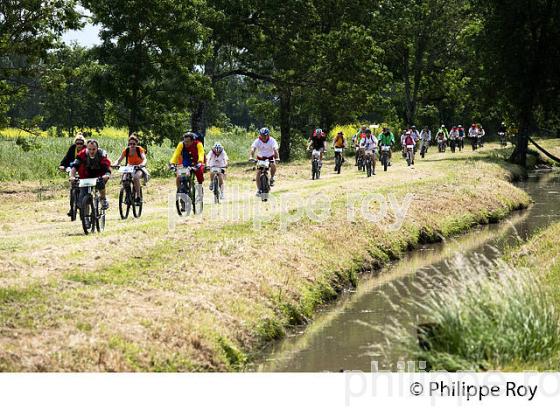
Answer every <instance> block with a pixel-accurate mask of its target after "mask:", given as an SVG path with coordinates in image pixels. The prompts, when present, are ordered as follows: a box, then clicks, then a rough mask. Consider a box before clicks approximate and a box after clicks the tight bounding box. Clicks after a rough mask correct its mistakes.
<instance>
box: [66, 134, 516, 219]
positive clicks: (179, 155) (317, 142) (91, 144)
mask: <svg viewBox="0 0 560 410" xmlns="http://www.w3.org/2000/svg"><path fill="white" fill-rule="evenodd" d="M502 129H503V133H505V126H504V124H503V123H502V124H501V126H500V128H499V130H498V131H499V132H500V130H502ZM484 135H485V132H484V129H483V128H482V126H481V125H480V124H476V123H473V124H472V126H471V127H470V128H469V130H468V133H467V134H466V133H465V130H464V128H463V126H461V125H457V126H454V127H452V128H451V130H450V131H449V130H448V129H447V127H446V126H445V125H444V124H442V125H441V127H440V128H439V129H438V131H437V132H436V137H435V143H436V144H437V145H438V146H441V145H444V146H445V145H446V144H447V143H450V144H452V146H453V147H455V146H456V147H458V148H459V149H460V150H461V149H463V147H464V139H465V137H467V136H468V137H469V138H470V139H471V140H472V141H473V150H474V149H476V146H480V147H482V146H483V144H484ZM432 142H433V140H432V133H431V131H430V130H429V128H428V127H427V126H425V127H424V128H423V129H422V130H421V131H418V130H417V129H416V126H414V125H413V126H411V127H410V128H408V129H406V130H404V131H403V132H402V134H401V137H400V143H401V146H402V153H403V156H404V157H406V155H407V147H408V151H412V152H411V153H410V155H411V156H412V161H409V164H408V165H409V166H411V165H414V154H415V153H416V149H417V147H418V146H419V147H420V149H421V152H422V156H423V155H424V153H425V152H427V150H428V148H429V146H430V144H431V143H432ZM203 143H204V139H203V137H201V136H200V135H199V134H197V133H194V132H186V133H184V134H183V136H182V140H181V141H180V142H179V143H178V144H177V147H176V148H175V150H174V152H173V155H172V156H171V158H170V160H169V167H170V169H176V167H177V166H182V167H191V168H192V169H193V172H194V174H195V176H196V181H197V184H196V195H197V196H198V197H200V199H202V196H203V183H204V170H205V168H210V169H218V170H219V172H218V181H219V184H220V196H221V199H223V198H224V179H225V170H226V168H227V166H228V161H229V158H228V155H227V153H226V151H225V149H224V147H223V146H222V145H221V144H220V143H219V142H218V143H216V144H214V146H213V147H212V149H211V150H210V151H209V152H208V155H206V153H205V151H204V145H203ZM395 143H396V141H395V136H394V134H393V133H392V132H391V130H390V128H388V127H384V128H383V129H382V131H381V133H379V134H378V135H377V136H376V135H375V134H374V133H373V132H372V131H371V129H370V128H369V127H367V126H366V125H362V126H361V127H360V129H358V130H357V132H356V133H355V134H354V135H353V137H352V147H354V148H355V150H356V156H355V165H358V163H359V161H360V160H361V159H365V158H366V157H368V158H369V159H370V160H371V163H372V165H373V174H374V175H375V162H376V156H377V155H376V154H377V152H378V151H379V152H381V151H382V150H383V151H386V152H387V154H388V164H387V165H389V166H390V165H391V157H392V155H391V154H392V150H393V148H394V146H395ZM347 145H348V144H347V140H346V137H345V135H344V133H343V132H342V131H339V132H337V134H336V135H335V136H334V138H333V141H332V147H333V148H336V149H345V148H347ZM383 147H388V149H383ZM411 147H413V149H411ZM308 149H309V150H313V151H314V155H317V156H318V159H319V166H321V165H322V161H323V156H324V153H325V151H326V149H327V134H326V133H325V132H324V131H323V130H322V129H320V128H317V129H315V130H314V132H313V133H312V135H311V137H310V138H309V140H308ZM337 151H339V150H337ZM453 151H454V149H453ZM123 160H125V161H126V165H133V166H134V167H135V168H134V174H133V183H134V186H135V187H136V189H135V192H136V193H139V192H141V190H140V181H141V179H142V178H144V181H145V182H147V180H148V178H149V173H148V171H147V169H146V164H147V157H146V151H145V150H144V148H142V147H141V146H140V145H139V138H138V135H137V134H136V133H132V134H130V136H129V137H128V145H127V147H126V148H124V149H123V151H122V152H121V155H120V156H119V158H118V160H117V161H116V162H115V163H114V164H111V161H110V160H109V158H108V157H107V153H106V152H105V151H104V150H102V149H100V147H99V143H98V141H97V140H95V139H88V140H86V139H85V137H84V135H83V134H82V133H79V134H78V135H77V136H76V137H75V138H74V143H73V144H72V145H71V146H70V148H69V149H68V152H67V153H66V155H65V156H64V158H63V159H62V161H61V162H60V169H61V170H70V172H69V173H70V180H71V181H74V180H75V179H76V176H78V178H80V179H84V178H97V179H98V182H97V189H98V190H99V197H100V199H101V205H102V208H103V209H108V208H109V201H108V200H107V196H106V192H105V185H106V184H107V182H108V180H109V178H110V176H111V167H119V166H120V164H121V162H122V161H123ZM249 160H250V161H254V160H257V161H264V160H267V161H268V163H269V168H270V174H271V178H270V186H273V185H274V182H275V175H276V169H277V168H276V163H277V162H278V161H279V151H278V143H277V141H276V140H275V139H274V138H273V137H272V136H271V135H270V130H269V129H268V128H261V129H260V130H259V135H258V137H257V138H256V139H255V140H254V141H253V143H252V144H251V148H250V151H249ZM342 161H343V162H344V156H342ZM261 172H262V169H261V168H257V173H256V178H255V182H256V187H257V194H256V195H257V196H260V195H261V193H262V191H261V186H260V184H261V182H260V181H261V178H260V176H261ZM176 184H177V189H179V186H180V176H179V174H178V173H177V176H176ZM212 189H213V186H212V183H211V184H210V190H212ZM133 200H134V201H135V202H136V203H137V204H138V203H141V201H142V198H141V197H140V196H136V197H135V198H134V199H133ZM70 214H71V211H70V212H69V215H70Z"/></svg>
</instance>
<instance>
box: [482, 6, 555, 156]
mask: <svg viewBox="0 0 560 410" xmlns="http://www.w3.org/2000/svg"><path fill="white" fill-rule="evenodd" d="M477 4H478V5H479V7H480V10H481V13H483V14H484V16H485V20H484V30H483V31H482V33H481V37H480V42H481V43H480V44H481V48H482V51H483V52H484V61H485V62H486V64H485V71H486V73H487V75H488V76H489V78H491V79H492V80H493V83H494V87H495V89H496V90H497V92H498V93H499V94H500V95H502V96H503V97H504V98H505V99H507V101H508V102H509V104H508V109H509V114H510V115H511V117H513V118H514V119H515V120H516V122H517V124H518V127H517V128H518V130H519V133H518V136H517V144H516V146H515V150H514V152H513V154H512V156H511V158H510V160H511V161H512V162H514V163H517V164H520V165H523V166H525V164H526V158H527V148H528V139H529V134H530V132H531V130H532V129H533V128H534V127H535V114H536V112H539V111H540V112H546V113H548V114H549V115H557V113H558V94H559V91H560V73H559V71H558V66H559V64H560V48H559V47H558V45H559V44H560V25H559V24H558V22H559V21H560V0H511V1H505V0H494V1H491V2H477ZM554 113H556V114H554Z"/></svg>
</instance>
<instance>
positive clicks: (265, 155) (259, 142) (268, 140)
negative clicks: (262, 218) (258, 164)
mask: <svg viewBox="0 0 560 410" xmlns="http://www.w3.org/2000/svg"><path fill="white" fill-rule="evenodd" d="M255 153H256V154H257V160H259V161H264V160H269V161H270V186H273V185H274V181H275V180H274V175H275V174H276V161H278V160H279V158H280V155H279V154H278V143H277V142H276V140H275V139H274V138H272V137H271V136H270V130H269V129H268V128H266V127H265V128H261V129H260V130H259V137H258V138H257V139H256V140H255V141H253V144H252V145H251V152H250V153H249V159H253V158H254V156H255ZM256 182H257V196H260V195H261V186H260V184H261V170H260V169H258V168H257V178H256Z"/></svg>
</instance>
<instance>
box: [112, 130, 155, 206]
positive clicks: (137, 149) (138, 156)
mask: <svg viewBox="0 0 560 410" xmlns="http://www.w3.org/2000/svg"><path fill="white" fill-rule="evenodd" d="M123 159H124V160H125V165H135V166H138V167H141V168H138V169H137V170H136V172H135V173H134V175H133V178H132V182H133V184H134V188H135V190H136V198H134V201H135V202H136V204H138V205H139V204H140V203H141V202H142V198H140V178H144V182H147V180H148V172H147V171H146V168H144V167H145V166H146V162H147V159H146V152H145V151H144V148H142V147H141V146H139V145H138V134H136V133H135V132H133V133H132V134H130V137H128V147H127V148H125V149H124V150H123V152H122V153H121V156H120V157H119V159H118V160H117V162H116V163H115V164H114V165H115V166H120V165H121V161H122V160H123Z"/></svg>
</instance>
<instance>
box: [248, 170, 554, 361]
mask: <svg viewBox="0 0 560 410" xmlns="http://www.w3.org/2000/svg"><path fill="white" fill-rule="evenodd" d="M517 185H518V186H519V187H520V188H522V189H524V190H525V191H527V192H528V193H529V194H530V195H531V197H532V198H533V200H534V201H535V203H534V205H533V206H532V207H531V208H530V209H529V210H525V211H520V212H517V213H515V215H514V216H512V217H511V218H509V219H508V220H506V221H504V222H502V223H500V224H494V225H488V226H484V227H479V228H477V229H476V230H474V231H473V232H471V233H469V234H467V235H464V236H460V237H458V238H452V239H448V240H446V241H445V242H443V243H439V244H429V245H425V246H423V247H421V248H420V249H418V250H416V251H414V252H411V253H409V254H407V255H406V256H405V257H404V258H403V259H401V260H400V261H398V262H395V263H394V264H392V265H389V266H387V267H385V268H384V269H383V271H381V273H380V274H379V276H378V277H375V278H372V279H369V280H366V281H363V282H361V283H360V286H359V287H358V290H357V292H355V293H354V292H348V294H347V295H345V296H344V297H342V298H341V300H340V301H339V302H338V303H337V304H336V305H335V306H333V307H331V308H329V309H328V310H326V311H325V312H322V313H321V314H319V315H318V316H317V319H316V320H315V321H314V322H313V323H312V324H311V325H310V326H308V327H307V328H306V329H305V332H304V333H302V334H300V335H293V336H291V337H288V338H286V339H285V340H283V341H282V342H280V343H278V344H277V345H275V346H273V347H272V349H271V351H270V352H269V353H268V354H267V355H266V357H267V358H266V360H264V361H263V362H262V363H260V364H259V365H258V366H257V370H259V371H297V372H300V371H301V372H320V371H340V370H343V369H344V370H362V371H369V370H370V369H371V362H372V361H379V362H388V363H393V364H394V363H396V361H397V360H399V359H401V358H402V357H401V353H400V352H399V351H398V350H397V349H393V350H392V351H390V352H385V354H384V356H383V357H382V356H380V353H379V352H380V349H378V348H377V346H379V345H380V344H382V343H383V342H384V341H385V335H384V333H383V332H382V331H380V329H383V328H384V326H390V325H392V324H394V323H399V324H406V323H410V322H416V320H415V315H416V314H417V312H416V311H415V309H414V307H413V305H412V304H410V303H403V300H404V299H405V298H406V299H407V300H409V301H410V300H411V299H412V300H417V301H421V300H422V297H423V295H424V294H425V292H426V291H427V290H429V289H428V287H429V286H431V285H430V284H433V283H434V280H436V281H437V279H438V278H441V279H442V280H443V279H444V278H445V277H447V276H449V275H450V272H451V271H452V267H451V265H452V264H453V263H456V262H457V258H458V257H459V258H460V257H463V258H465V259H467V258H468V259H469V260H473V259H474V260H477V258H478V260H480V263H482V262H483V261H484V260H485V259H490V260H494V259H496V258H497V257H499V256H500V254H501V251H502V250H504V249H505V248H507V247H511V246H513V245H516V244H517V243H519V242H520V241H525V240H526V239H527V238H528V237H529V236H531V235H532V233H534V232H535V231H536V230H538V229H540V228H543V227H546V226H548V225H549V224H551V223H552V222H554V221H557V220H560V206H559V202H560V201H559V200H560V175H559V174H557V173H548V174H544V175H537V174H534V175H531V176H530V177H529V179H528V180H527V181H524V182H521V183H518V184H517ZM458 255H459V256H458ZM426 278H429V280H425V279H426ZM409 327H410V328H411V329H410V330H411V332H414V331H415V330H414V328H413V327H412V326H410V325H409ZM300 333H301V332H300ZM393 368H394V367H393Z"/></svg>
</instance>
